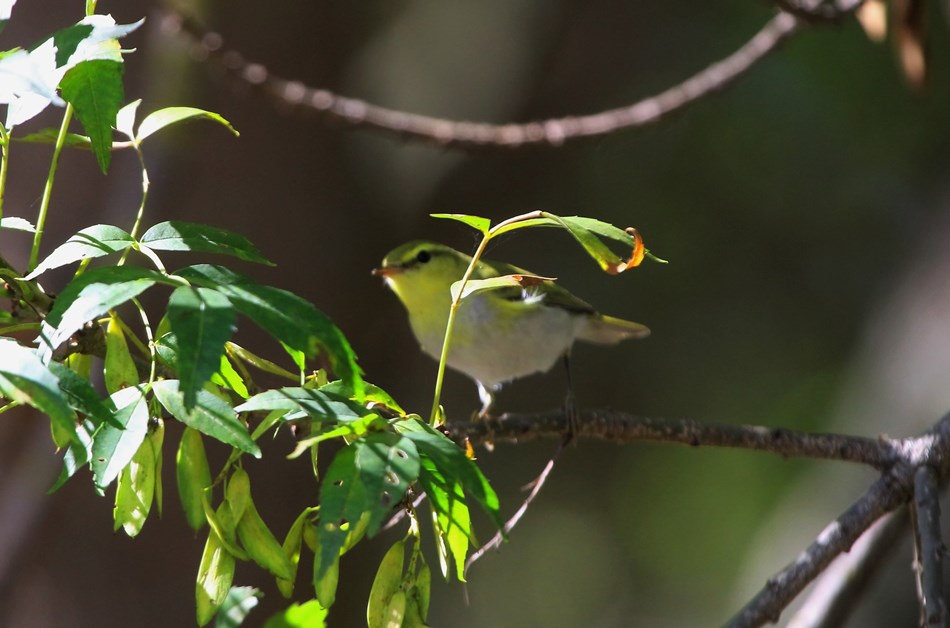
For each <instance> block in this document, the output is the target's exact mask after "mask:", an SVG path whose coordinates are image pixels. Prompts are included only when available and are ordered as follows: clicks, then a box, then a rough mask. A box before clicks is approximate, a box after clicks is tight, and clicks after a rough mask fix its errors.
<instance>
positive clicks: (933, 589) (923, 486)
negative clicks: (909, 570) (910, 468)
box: [914, 465, 947, 626]
mask: <svg viewBox="0 0 950 628" xmlns="http://www.w3.org/2000/svg"><path fill="white" fill-rule="evenodd" d="M914 512H915V513H916V516H915V517H914V524H915V525H914V547H915V549H916V555H917V564H916V565H915V570H916V572H917V594H918V596H919V597H920V610H921V622H920V625H921V626H943V625H945V622H946V618H947V608H946V603H945V602H944V599H943V553H944V551H945V548H944V545H943V541H942V540H941V535H940V499H939V494H938V491H937V473H936V471H934V469H933V467H930V466H929V465H923V466H921V467H918V468H917V471H916V472H915V473H914Z"/></svg>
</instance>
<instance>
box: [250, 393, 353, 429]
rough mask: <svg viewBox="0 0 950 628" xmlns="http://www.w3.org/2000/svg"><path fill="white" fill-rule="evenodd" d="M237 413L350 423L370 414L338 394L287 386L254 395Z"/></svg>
mask: <svg viewBox="0 0 950 628" xmlns="http://www.w3.org/2000/svg"><path fill="white" fill-rule="evenodd" d="M234 410H235V411H236V412H257V411H261V410H286V411H287V412H288V413H291V412H298V411H300V412H305V413H306V414H307V415H308V416H309V417H310V418H312V419H314V420H315V421H338V422H341V423H347V422H352V421H356V420H357V419H359V418H360V417H363V416H366V415H367V414H370V412H369V411H368V410H367V409H366V408H364V407H363V406H361V405H359V404H358V403H355V402H353V401H350V400H349V399H346V398H345V397H339V396H337V395H334V394H331V393H327V392H324V391H322V390H311V389H310V388H299V387H288V388H278V389H274V390H267V391H264V392H262V393H260V394H257V395H254V396H253V397H251V398H250V399H248V400H247V401H245V402H244V403H242V404H241V405H239V406H237V407H236V408H235V409H234Z"/></svg>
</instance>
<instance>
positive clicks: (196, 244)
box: [139, 220, 273, 266]
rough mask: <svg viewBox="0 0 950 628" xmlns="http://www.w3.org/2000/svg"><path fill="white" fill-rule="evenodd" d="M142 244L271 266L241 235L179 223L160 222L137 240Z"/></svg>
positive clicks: (204, 226)
mask: <svg viewBox="0 0 950 628" xmlns="http://www.w3.org/2000/svg"><path fill="white" fill-rule="evenodd" d="M139 241H140V242H141V243H142V244H145V245H147V246H148V247H149V248H151V249H154V250H156V251H202V252H205V253H221V254H223V255H233V256H234V257H237V258H239V259H243V260H246V261H248V262H257V263H259V264H267V265H269V266H273V263H272V262H270V261H269V260H267V258H265V257H264V256H263V255H261V253H260V251H258V250H257V247H256V246H254V245H253V244H252V243H251V241H250V240H248V239H247V238H245V237H244V236H242V235H239V234H237V233H234V232H233V231H228V230H227V229H219V228H218V227H209V226H208V225H199V224H195V223H191V222H183V221H181V220H171V221H168V222H160V223H158V224H157V225H155V226H154V227H152V228H151V229H149V230H148V231H146V232H145V233H144V234H142V237H141V238H139Z"/></svg>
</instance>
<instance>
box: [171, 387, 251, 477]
mask: <svg viewBox="0 0 950 628" xmlns="http://www.w3.org/2000/svg"><path fill="white" fill-rule="evenodd" d="M152 390H153V391H154V392H155V396H156V397H157V398H158V400H159V402H160V403H161V404H162V406H163V407H164V408H165V409H166V410H167V411H168V413H169V414H171V415H172V416H173V417H175V418H176V419H178V420H179V421H181V422H182V423H184V424H185V425H187V426H188V427H192V428H194V429H196V430H198V431H199V432H201V433H202V434H207V435H208V436H210V437H212V438H215V439H217V440H219V441H221V442H222V443H225V444H227V445H231V446H232V447H237V448H238V449H240V450H241V451H243V452H245V453H248V454H251V455H252V456H254V457H255V458H260V457H261V450H260V448H259V447H258V446H257V443H255V442H254V441H253V440H252V439H251V435H250V434H249V433H248V431H247V427H246V426H245V425H244V423H242V422H241V421H240V420H238V418H237V414H236V413H235V412H234V409H233V408H231V406H229V405H228V404H227V403H225V402H223V401H221V400H220V399H218V398H217V397H215V396H214V395H212V394H211V393H209V392H208V391H206V390H200V391H198V395H197V399H196V401H195V407H194V408H192V409H191V411H188V410H186V409H185V402H184V397H183V395H182V393H181V391H180V390H179V385H178V380H175V379H166V380H162V381H159V382H155V383H154V384H152Z"/></svg>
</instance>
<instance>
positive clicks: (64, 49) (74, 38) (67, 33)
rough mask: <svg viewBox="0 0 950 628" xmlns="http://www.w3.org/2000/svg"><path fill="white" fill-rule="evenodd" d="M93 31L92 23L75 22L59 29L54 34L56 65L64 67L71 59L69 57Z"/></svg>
mask: <svg viewBox="0 0 950 628" xmlns="http://www.w3.org/2000/svg"><path fill="white" fill-rule="evenodd" d="M91 33H92V25H90V24H82V23H79V24H73V25H72V26H67V27H66V28H64V29H62V30H59V31H57V32H56V34H54V35H53V43H54V44H55V46H56V66H57V67H62V66H64V65H66V63H67V62H68V61H69V57H71V56H72V55H73V53H74V52H76V48H78V47H79V44H81V43H82V41H83V40H84V39H86V38H87V37H89V35H90V34H91Z"/></svg>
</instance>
